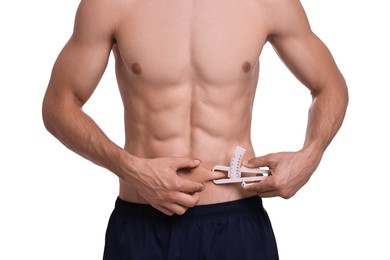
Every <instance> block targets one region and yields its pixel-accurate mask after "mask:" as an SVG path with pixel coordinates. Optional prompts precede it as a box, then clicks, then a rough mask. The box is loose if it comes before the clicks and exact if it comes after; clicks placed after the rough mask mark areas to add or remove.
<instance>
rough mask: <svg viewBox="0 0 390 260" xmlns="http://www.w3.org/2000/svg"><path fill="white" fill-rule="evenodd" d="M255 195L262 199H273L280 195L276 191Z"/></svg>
mask: <svg viewBox="0 0 390 260" xmlns="http://www.w3.org/2000/svg"><path fill="white" fill-rule="evenodd" d="M257 195H258V196H259V197H262V198H274V197H279V196H280V194H279V193H278V191H276V190H273V191H266V192H262V193H258V194H257Z"/></svg>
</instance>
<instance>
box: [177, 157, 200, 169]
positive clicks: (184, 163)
mask: <svg viewBox="0 0 390 260" xmlns="http://www.w3.org/2000/svg"><path fill="white" fill-rule="evenodd" d="M199 164H200V160H198V159H192V158H186V157H182V158H177V159H175V167H176V168H177V169H181V168H195V167H198V166H199Z"/></svg>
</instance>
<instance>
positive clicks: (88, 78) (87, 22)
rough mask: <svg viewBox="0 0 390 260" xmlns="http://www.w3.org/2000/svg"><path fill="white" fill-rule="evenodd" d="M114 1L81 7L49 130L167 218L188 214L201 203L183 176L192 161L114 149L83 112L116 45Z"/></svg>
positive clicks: (59, 69)
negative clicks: (181, 170)
mask: <svg viewBox="0 0 390 260" xmlns="http://www.w3.org/2000/svg"><path fill="white" fill-rule="evenodd" d="M114 9H115V7H113V5H112V2H111V1H93V0H83V1H81V4H80V7H79V9H78V12H77V15H76V20H75V26H74V32H73V34H72V37H71V38H70V40H69V41H68V43H67V44H66V45H65V47H64V49H63V50H62V52H61V53H60V55H59V57H58V59H57V61H56V62H55V65H54V68H53V71H52V75H51V79H50V81H49V86H48V88H47V91H46V94H45V98H44V101H43V107H42V114H43V120H44V123H45V126H46V128H47V129H48V131H49V132H50V133H52V134H53V135H54V136H55V137H56V138H58V139H59V140H60V141H61V142H62V143H63V144H64V145H65V146H66V147H68V148H69V149H71V150H72V151H74V152H76V153H77V154H79V155H81V156H83V157H84V158H87V159H88V160H90V161H92V162H93V163H95V164H98V165H100V166H102V167H105V168H107V169H109V170H110V171H112V172H113V173H115V174H116V175H117V176H118V177H119V178H121V179H122V180H124V181H125V182H127V183H129V184H130V185H131V186H132V187H134V189H136V190H137V192H139V193H140V195H141V196H143V197H144V199H145V200H146V201H148V202H149V203H150V204H151V205H152V206H154V207H155V208H157V209H159V210H160V211H162V212H163V213H165V214H168V215H172V214H173V213H177V214H183V213H184V212H185V210H186V209H187V208H188V207H192V206H194V205H195V204H196V203H197V201H198V199H199V198H198V195H197V194H196V192H198V191H200V190H201V189H203V185H202V184H200V183H194V182H190V181H187V180H184V179H181V178H179V177H178V176H177V174H176V170H177V169H178V168H186V167H190V168H191V167H196V166H198V164H199V162H198V161H195V160H192V159H190V158H179V159H178V158H164V159H162V158H160V159H154V160H147V159H141V158H138V157H136V156H133V155H131V154H129V153H128V152H126V151H125V150H123V149H122V148H120V147H119V146H117V145H116V144H115V143H113V142H112V141H111V140H110V139H109V138H108V137H107V136H106V135H105V134H104V132H103V131H102V130H101V129H100V128H99V126H98V125H97V124H96V123H95V122H94V121H93V120H92V118H90V117H89V116H88V115H87V114H86V113H84V112H83V110H82V107H83V105H84V104H85V103H86V102H87V100H88V99H89V98H90V96H91V95H92V93H93V91H94V90H95V89H96V87H97V85H98V83H99V81H100V79H101V77H102V75H103V73H104V71H105V68H106V66H107V63H108V58H109V55H110V52H111V49H112V45H113V44H114V43H115V32H116V26H115V20H116V17H117V15H116V14H117V13H116V12H115V11H119V10H114Z"/></svg>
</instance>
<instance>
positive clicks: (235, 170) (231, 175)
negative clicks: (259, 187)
mask: <svg viewBox="0 0 390 260" xmlns="http://www.w3.org/2000/svg"><path fill="white" fill-rule="evenodd" d="M245 151H246V150H245V149H244V148H242V147H240V146H237V147H236V149H235V150H234V153H233V155H232V157H231V159H230V166H222V165H216V166H214V167H213V172H214V171H223V172H227V177H228V178H222V179H216V180H213V182H214V183H215V184H228V183H239V182H241V185H242V186H243V187H244V186H246V185H250V184H247V182H257V181H262V180H264V179H265V178H267V177H268V176H269V175H270V172H269V170H265V169H260V168H247V167H244V166H241V163H242V159H243V158H244V154H245ZM242 173H248V174H254V175H255V176H248V177H242V176H241V174H242Z"/></svg>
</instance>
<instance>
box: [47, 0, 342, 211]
mask: <svg viewBox="0 0 390 260" xmlns="http://www.w3.org/2000/svg"><path fill="white" fill-rule="evenodd" d="M266 42H269V43H271V44H272V46H273V47H274V48H275V51H276V52H277V53H278V54H279V56H280V58H281V59H282V60H283V62H284V63H285V64H286V66H287V67H288V68H289V69H290V70H291V71H292V73H294V75H295V76H296V77H297V78H298V79H299V80H300V81H301V82H302V83H303V84H304V85H305V86H306V87H307V88H308V89H309V90H310V92H311V94H312V97H313V103H312V106H311V108H310V111H309V117H308V127H307V132H306V139H305V143H304V145H303V147H302V149H300V150H299V151H295V152H281V153H275V154H269V155H266V156H262V157H255V154H254V150H253V147H252V143H251V139H250V134H251V133H250V128H251V119H252V105H253V101H254V96H255V91H256V86H257V81H258V77H259V63H258V59H259V56H260V54H261V51H262V48H263V46H264V44H265V43H266ZM111 51H113V53H114V55H115V61H116V75H117V81H118V86H119V89H120V92H121V96H122V100H123V105H124V111H125V128H126V129H125V130H126V131H125V133H126V142H125V145H124V147H123V148H122V147H119V146H118V145H116V144H114V143H113V142H112V141H111V140H110V139H109V138H108V137H107V136H106V135H105V134H104V133H103V132H102V130H101V129H100V128H99V126H98V125H97V124H96V123H95V122H94V121H93V120H92V119H91V118H90V117H89V116H88V115H87V114H85V113H84V112H83V111H82V106H83V105H84V104H85V103H86V102H87V100H88V99H89V98H90V96H91V95H92V93H93V91H94V90H95V88H96V87H97V86H98V83H99V80H100V78H101V77H102V75H103V73H104V71H105V68H106V65H107V62H108V58H109V55H110V52H111ZM347 103H348V92H347V87H346V84H345V81H344V79H343V76H342V75H341V73H340V71H339V70H338V68H337V66H336V64H335V62H334V60H333V58H332V56H331V54H330V52H329V51H328V49H327V48H326V46H325V45H324V44H323V43H322V42H321V41H320V40H319V39H318V37H317V36H316V35H315V34H314V33H313V32H312V31H311V29H310V26H309V23H308V20H307V18H306V15H305V13H304V10H303V8H302V6H301V5H300V2H299V1H296V0H290V1H286V0H243V1H235V0H226V1H218V0H213V1H204V0H201V1H199V0H196V1H194V0H174V1H149V0H145V1H139V0H138V1H137V0H130V1H119V0H115V1H108V0H83V1H81V4H80V7H79V9H78V12H77V16H76V20H75V27H74V33H73V35H72V37H71V38H70V40H69V42H68V43H67V44H66V46H65V47H64V49H63V51H62V52H61V54H60V55H59V57H58V59H57V61H56V63H55V65H54V68H53V72H52V77H51V79H50V82H49V86H48V89H47V92H46V95H45V99H44V102H43V118H44V122H45V125H46V127H47V129H48V130H49V131H50V132H51V133H52V134H53V135H54V136H55V137H57V138H58V139H59V140H60V141H61V142H62V143H64V144H65V145H66V146H67V147H68V148H70V149H72V150H73V151H75V152H76V153H78V154H80V155H81V156H83V157H85V158H87V159H89V160H91V161H92V162H94V163H96V164H98V165H101V166H103V167H105V168H107V169H109V170H111V171H112V172H113V173H115V174H116V175H117V176H118V177H119V180H120V191H119V196H120V197H121V198H122V199H123V200H126V201H132V202H138V203H148V204H151V205H152V206H153V207H155V208H157V209H158V210H160V211H161V212H163V213H165V214H167V215H172V214H183V213H184V212H185V211H186V210H187V209H188V208H189V207H193V206H195V205H200V204H211V203H218V202H226V201H232V200H237V199H241V198H245V197H248V196H253V195H255V194H259V196H262V197H275V196H281V197H283V198H290V197H291V196H293V195H294V194H295V193H296V192H297V191H298V190H299V189H300V188H301V187H302V186H303V185H304V184H305V183H306V182H307V181H308V180H309V178H310V176H311V175H312V174H313V172H314V171H315V169H316V168H317V166H318V164H319V163H320V160H321V157H322V155H323V153H324V151H325V149H326V147H327V146H328V144H329V143H330V142H331V140H332V139H333V137H334V135H335V134H336V133H337V131H338V129H339V128H340V126H341V124H342V121H343V118H344V115H345V111H346V107H347ZM238 126H239V127H238ZM236 145H240V146H242V147H244V148H246V149H247V153H246V157H245V158H244V159H245V160H248V162H246V163H245V165H246V166H249V167H260V166H268V167H269V168H270V169H271V172H272V176H271V177H269V178H268V179H267V180H265V181H262V182H260V183H258V184H254V185H252V186H249V187H247V188H245V189H243V188H241V186H240V185H215V184H213V182H212V180H213V179H214V178H220V177H222V176H224V175H223V174H221V173H213V172H211V171H210V170H211V168H212V166H213V165H216V164H219V165H228V163H229V160H230V156H231V153H232V152H233V150H234V148H235V146H236Z"/></svg>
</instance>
